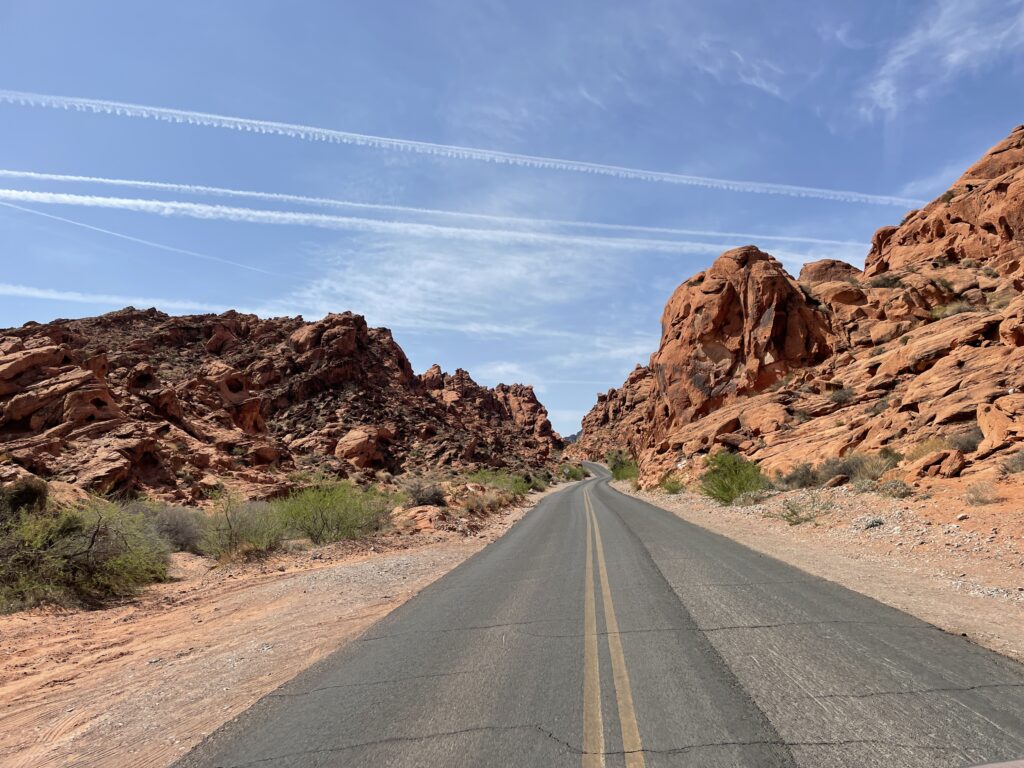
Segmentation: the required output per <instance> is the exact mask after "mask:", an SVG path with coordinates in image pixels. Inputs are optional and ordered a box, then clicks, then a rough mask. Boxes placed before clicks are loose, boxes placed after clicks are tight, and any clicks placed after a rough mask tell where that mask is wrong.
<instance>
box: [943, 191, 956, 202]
mask: <svg viewBox="0 0 1024 768" xmlns="http://www.w3.org/2000/svg"><path fill="white" fill-rule="evenodd" d="M954 197H956V192H954V191H953V190H952V189H947V190H946V191H945V192H943V193H942V196H941V197H940V198H939V202H940V203H948V202H949V201H950V200H952V199H953V198H954Z"/></svg>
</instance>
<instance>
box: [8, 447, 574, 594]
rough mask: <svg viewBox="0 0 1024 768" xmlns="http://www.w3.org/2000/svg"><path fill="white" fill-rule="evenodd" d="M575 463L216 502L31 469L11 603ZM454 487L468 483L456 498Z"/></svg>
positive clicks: (470, 497) (381, 515)
mask: <svg viewBox="0 0 1024 768" xmlns="http://www.w3.org/2000/svg"><path fill="white" fill-rule="evenodd" d="M588 475H589V473H588V472H587V471H586V469H584V468H583V467H582V466H580V465H577V464H571V463H566V464H563V465H561V466H560V467H559V469H558V471H557V473H553V474H549V473H546V472H540V471H533V472H519V473H516V472H511V471H507V470H498V469H487V470H479V471H476V472H473V473H470V474H469V475H465V476H462V477H453V478H449V479H448V480H447V481H439V480H436V479H431V478H418V477H410V478H406V479H403V480H402V481H401V482H400V483H398V484H395V483H391V484H388V485H382V484H378V485H365V486H360V485H357V484H355V483H352V482H349V481H339V480H332V479H328V478H325V477H322V476H317V477H315V478H314V480H313V482H312V483H311V484H310V485H308V486H307V487H305V488H301V489H299V490H296V491H294V492H292V493H290V494H288V495H286V496H283V497H281V498H278V499H273V500H270V501H252V500H246V499H243V498H240V497H237V496H234V495H232V494H230V493H223V492H221V493H219V494H217V495H216V497H215V498H214V499H213V500H212V502H209V503H208V505H207V508H206V509H197V508H190V507H183V506H177V505H174V504H169V503H166V502H160V501H147V500H130V501H115V500H110V499H103V498H100V497H91V498H89V499H88V500H87V501H84V502H81V503H77V504H73V505H67V504H65V505H58V504H55V503H54V502H53V501H52V500H51V499H50V498H49V496H48V486H47V485H46V483H45V482H43V481H41V480H38V479H36V478H31V477H29V478H25V479H23V480H20V481H18V482H15V483H12V484H9V485H6V486H4V488H3V490H2V493H0V612H10V611H14V610H20V609H22V608H26V607H31V606H33V605H39V604H43V603H49V604H56V605H63V606H83V607H96V606H99V605H102V604H103V603H104V602H105V601H108V600H110V599H112V598H123V597H129V596H131V595H134V594H135V593H137V592H138V590H139V589H140V588H142V587H143V586H145V585H147V584H151V583H154V582H159V581H163V580H165V579H166V578H167V569H168V563H169V558H170V555H171V554H172V553H174V552H187V553H191V554H193V555H200V556H204V557H208V558H213V559H215V560H218V561H221V562H230V561H239V560H251V559H256V558H262V557H265V556H267V555H270V554H272V553H274V552H277V551H279V550H282V549H283V548H285V546H286V544H287V545H288V546H292V545H293V543H294V544H298V545H299V546H303V544H302V543H303V542H305V544H304V546H322V545H326V544H330V543H332V542H337V541H343V540H352V539H359V538H362V537H366V536H371V535H373V534H376V533H380V532H382V531H384V530H385V529H386V528H388V526H389V524H390V519H391V512H392V510H393V509H395V508H396V507H398V506H407V507H411V506H419V505H431V506H435V507H441V508H443V507H446V506H447V505H448V504H449V503H450V502H451V503H454V504H455V505H456V509H455V510H454V512H455V516H460V515H485V514H490V513H493V512H495V511H498V510H500V509H503V508H505V507H508V506H510V505H512V504H515V503H518V502H520V501H521V500H522V499H523V498H524V497H525V496H526V495H527V494H528V493H529V492H531V491H535V490H543V489H544V488H546V487H547V486H548V484H549V483H551V482H558V481H562V480H576V479H582V478H583V477H586V476H588ZM453 487H458V488H464V489H469V491H468V493H463V494H461V495H460V496H459V498H458V500H457V501H453V500H452V499H451V498H450V497H449V496H448V493H449V491H450V489H452V488H453Z"/></svg>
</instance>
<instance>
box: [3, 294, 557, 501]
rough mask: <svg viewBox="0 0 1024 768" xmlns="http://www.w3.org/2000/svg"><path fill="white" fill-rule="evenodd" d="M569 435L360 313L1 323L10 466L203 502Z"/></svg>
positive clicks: (519, 453) (102, 488)
mask: <svg viewBox="0 0 1024 768" xmlns="http://www.w3.org/2000/svg"><path fill="white" fill-rule="evenodd" d="M560 446H561V441H560V438H559V437H558V435H557V434H556V433H554V432H553V431H552V429H551V424H550V422H549V421H548V419H547V412H546V411H545V410H544V407H543V406H542V405H541V404H540V402H539V401H538V400H537V398H536V397H535V396H534V393H533V390H532V389H531V388H529V387H524V386H520V385H513V386H504V385H502V386H499V387H498V388H496V389H493V390H492V389H488V388H486V387H482V386H480V385H479V384H477V383H476V382H474V381H473V379H472V378H471V377H470V375H469V374H468V373H466V372H465V371H462V370H458V371H456V372H455V373H454V374H446V373H444V372H442V371H441V369H440V368H438V367H437V366H434V367H433V368H431V369H430V370H428V371H427V372H426V373H424V374H422V375H421V376H417V375H415V374H414V373H413V370H412V367H411V366H410V364H409V361H408V359H407V358H406V356H405V353H404V352H403V351H402V349H401V347H399V346H398V344H397V343H395V341H394V339H393V338H392V336H391V332H390V331H388V330H387V329H383V328H369V327H367V324H366V321H365V320H364V319H363V318H362V317H360V316H359V315H354V314H351V313H344V314H333V315H328V316H327V317H325V318H324V319H323V320H321V321H318V322H315V323H306V322H303V320H302V319H301V318H273V319H260V318H258V317H256V316H254V315H243V314H239V313H236V312H227V313H225V314H222V315H199V316H190V317H170V316H168V315H165V314H163V313H161V312H157V311H156V310H152V309H150V310H145V311H139V310H135V309H131V308H129V309H125V310H121V311H119V312H113V313H110V314H108V315H103V316H101V317H95V318H87V319H82V320H56V321H54V322H52V323H48V324H46V325H40V324H36V323H30V324H27V325H26V326H23V327H21V328H14V329H7V330H2V331H0V479H4V478H5V477H7V476H11V477H13V476H14V475H16V474H24V473H25V472H31V473H34V474H36V475H38V476H40V477H43V478H46V479H48V480H58V481H64V482H67V483H71V484H73V485H75V486H78V487H79V488H82V489H85V490H89V491H94V492H98V493H115V494H117V493H134V492H143V493H147V494H153V495H160V496H163V497H165V498H168V499H177V500H182V501H197V500H200V499H202V498H203V497H204V496H208V495H210V494H211V493H212V492H213V491H215V490H216V489H218V488H219V487H227V488H231V489H233V490H236V491H238V492H240V493H242V494H245V495H247V496H271V495H274V494H277V493H281V492H283V491H284V490H286V489H287V488H288V486H289V480H288V475H289V474H290V473H292V472H295V471H296V470H298V469H302V470H305V471H307V472H311V471H314V470H322V471H327V472H330V473H332V474H335V475H354V476H358V475H360V474H364V475H369V474H371V473H373V472H375V471H377V470H388V471H390V472H392V473H399V472H403V471H407V470H445V471H447V470H463V469H470V468H473V467H476V466H481V465H492V466H502V465H506V464H507V465H512V466H521V467H539V466H542V465H544V464H545V462H546V461H547V460H548V457H549V455H550V453H551V451H552V450H554V449H557V448H559V447H560Z"/></svg>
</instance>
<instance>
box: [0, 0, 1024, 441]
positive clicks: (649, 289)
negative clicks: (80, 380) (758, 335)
mask: <svg viewBox="0 0 1024 768" xmlns="http://www.w3.org/2000/svg"><path fill="white" fill-rule="evenodd" d="M552 6H554V7H552ZM1022 70H1024V3H1022V2H1021V1H1020V0H1018V1H1016V2H1007V1H1005V0H1002V1H998V2H997V1H996V0H976V1H975V2H971V3H967V2H958V1H957V0H923V1H921V2H909V1H906V0H904V1H900V0H895V1H892V2H885V3H882V2H865V3H846V2H843V3H838V2H822V3H813V4H811V3H802V2H787V1H786V0H780V2H777V3H757V2H750V3H739V2H705V3H683V2H652V1H648V0H631V2H628V3H625V2H621V3H605V2H600V1H599V0H588V1H587V2H565V3H556V4H552V3H546V2H535V1H534V0H519V1H518V2H514V3H513V2H507V3H504V2H488V1H487V0H472V2H470V1H469V0H466V1H465V2H463V1H461V0H438V1H437V2H431V1H429V0H425V1H423V2H417V3H411V2H402V3H399V2H387V1H386V0H385V1H382V2H377V3H346V2H305V3H302V4H292V3H280V2H258V1H253V0H247V1H246V2H242V1H241V0H238V1H237V2H222V3H209V2H190V1H188V0H178V2H175V3H161V4H155V3H137V2H113V1H110V2H104V3H99V4H86V3H79V2H70V1H69V2H47V1H46V0H31V1H26V2H17V1H14V0H7V1H6V2H4V3H3V4H2V5H0V89H3V90H5V91H17V92H30V93H34V94H41V95H43V96H37V97H32V98H28V97H23V98H20V102H26V103H20V102H19V99H18V98H15V97H14V96H11V95H10V94H8V95H7V96H6V97H3V98H0V203H4V204H3V205H0V254H2V259H3V264H4V269H3V274H2V277H0V326H10V325H19V324H21V323H23V322H26V321H28V320H37V321H45V320H49V319H52V318H55V317H79V316H84V315H94V314H100V313H102V312H106V311H109V310H112V309H116V308H119V307H121V306H124V305H126V304H133V305H135V306H157V307H159V308H162V309H164V310H165V311H169V312H172V313H187V312H196V311H214V310H217V311H219V310H222V309H228V308H239V309H243V310H248V311H255V312H258V313H260V314H262V315H283V314H289V315H294V314H302V315H303V316H304V317H306V318H307V319H315V318H317V317H320V316H322V315H323V314H324V313H326V312H328V311H343V310H346V309H350V310H353V311H356V312H360V313H362V314H365V315H366V316H367V318H368V320H369V321H370V322H371V323H372V324H374V325H385V326H388V327H390V328H392V329H393V331H394V332H395V336H396V338H397V339H398V341H399V343H401V344H402V346H403V348H404V349H405V350H406V352H407V353H408V354H409V356H410V358H411V360H412V362H413V365H414V367H415V368H416V369H417V370H423V369H425V368H426V367H428V366H429V365H430V364H432V363H434V362H439V363H440V364H441V365H442V366H443V367H444V368H446V369H448V370H452V369H454V368H456V367H464V368H467V369H468V370H470V371H471V372H472V373H473V375H474V377H475V378H477V379H478V380H479V381H481V382H483V383H487V384H494V383H497V382H498V381H513V380H520V381H525V382H529V383H533V384H534V385H535V386H536V387H537V389H538V391H539V393H540V396H541V399H542V400H543V401H544V402H545V404H546V405H547V406H548V408H549V409H550V411H551V413H552V420H553V421H554V423H555V426H556V428H557V429H559V430H560V431H562V432H564V433H568V432H573V431H575V430H576V429H577V427H578V423H579V419H580V417H581V416H582V415H583V413H584V412H585V411H586V410H587V409H588V408H589V407H590V406H591V405H592V403H593V399H594V394H595V393H596V392H598V391H603V390H605V389H607V388H608V387H610V386H616V385H618V384H620V383H621V382H622V379H623V378H624V376H625V374H626V373H628V371H629V370H630V369H632V367H633V366H634V365H635V364H636V363H638V362H645V361H646V359H647V356H648V355H649V354H650V352H651V351H653V350H654V348H655V347H656V345H657V338H658V333H659V318H660V314H661V309H662V307H663V305H664V302H665V300H666V299H667V297H668V295H669V294H670V293H671V291H672V290H673V288H674V287H675V286H676V285H677V284H678V283H680V282H681V281H682V280H684V279H685V278H687V277H688V276H689V275H691V274H692V273H694V272H696V271H698V270H700V269H702V268H704V267H705V266H707V264H709V263H710V261H711V260H712V259H713V258H714V256H715V254H717V253H718V252H720V251H721V250H724V249H726V248H728V247H733V246H736V245H741V244H745V243H748V242H753V243H757V244H759V245H761V246H762V247H763V248H764V249H765V250H768V251H769V252H772V253H775V254H776V255H777V256H778V257H779V258H781V259H782V260H783V261H784V262H785V263H786V264H787V266H788V267H789V268H790V269H791V270H792V271H794V273H795V271H797V270H798V269H799V265H800V263H802V262H803V261H805V260H812V259H818V258H825V257H834V258H843V259H846V260H848V261H851V262H852V263H855V264H860V263H862V260H863V257H864V255H865V253H866V251H867V244H868V242H869V240H870V236H871V233H872V232H873V231H874V230H875V229H876V228H877V227H878V226H881V225H883V224H886V223H893V222H898V221H899V220H900V218H901V217H902V215H903V214H904V213H905V211H906V210H907V209H908V207H909V206H908V205H907V204H902V203H897V204H892V201H888V202H887V201H886V200H884V199H873V198H871V196H879V197H899V198H909V199H920V198H925V199H928V198H931V197H934V196H935V195H937V194H939V193H941V192H942V191H943V190H944V189H946V187H947V186H948V185H949V183H950V182H951V181H952V180H953V179H954V178H956V176H958V175H959V173H960V172H961V171H962V170H963V169H964V168H965V167H966V166H967V165H968V164H969V163H970V162H972V161H973V160H974V159H975V158H976V157H977V156H978V155H979V154H980V153H981V152H983V151H984V150H985V149H986V148H988V147H989V146H991V145H992V144H994V143H995V142H996V141H998V140H999V139H1001V138H1002V137H1004V136H1005V135H1006V134H1007V133H1008V132H1009V131H1010V130H1011V129H1012V128H1013V126H1014V125H1016V124H1018V123H1020V122H1021V120H1022V114H1021V111H1020V106H1021V104H1022V103H1024V100H1022V98H1021V97H1022V96H1024V87H1022V86H1021V83H1022V82H1024V77H1022V75H1024V71H1022ZM0 96H2V95H0ZM55 96H56V97H70V98H72V99H77V100H83V99H84V100H85V101H84V102H83V101H75V102H73V103H72V102H68V101H66V100H61V99H60V98H57V99H54V98H52V97H55ZM91 100H106V101H116V102H123V103H126V104H135V105H146V106H150V107H162V108H169V109H177V110H183V111H184V112H186V113H190V114H191V113H212V114H215V115H221V116H227V117H232V118H244V119H247V120H253V121H275V122H278V123H287V124H300V125H306V126H313V127H317V128H322V129H329V130H334V131H343V132H349V133H354V134H362V135H371V136H378V137H385V138H391V139H398V140H400V141H399V142H398V143H397V144H394V143H392V144H387V143H385V146H381V142H370V143H371V144H375V145H376V146H363V145H359V144H346V143H336V142H332V141H325V140H313V139H314V138H319V139H324V138H331V137H334V138H337V137H338V136H337V134H330V135H319V136H318V137H317V136H313V137H310V136H309V135H308V134H307V135H306V136H305V137H301V136H291V135H283V134H287V133H289V131H287V130H284V129H279V128H270V129H268V128H266V127H264V128H263V129H262V130H261V131H257V130H251V129H254V128H259V127H260V126H259V125H258V124H255V123H242V124H239V123H231V122H228V123H225V122H224V121H219V122H218V121H216V120H214V121H210V120H200V119H198V118H196V117H195V116H192V118H191V122H189V121H188V120H184V119H183V120H182V121H173V122H169V121H166V120H161V119H157V118H158V117H159V115H156V116H154V114H153V113H145V112H139V111H138V110H136V111H134V112H133V111H132V110H120V114H118V110H114V109H112V108H108V107H106V106H104V105H102V104H96V103H95V102H94V101H91ZM76 107H86V108H85V109H80V108H76ZM147 115H148V116H147ZM184 117H188V115H185V116H184ZM196 122H200V123H201V122H206V123H211V122H212V123H213V124H206V125H203V124H196ZM240 128H246V129H250V130H242V129H240ZM403 141H420V142H430V143H432V144H435V145H445V146H456V147H470V148H478V149H482V150H492V151H498V152H506V153H513V154H516V155H527V156H531V157H541V158H559V159H565V160H570V161H579V162H584V163H595V164H600V165H603V166H617V167H623V168H629V169H641V170H647V171H655V172H660V173H663V174H669V176H667V177H662V178H660V179H657V178H651V177H645V176H643V175H642V174H641V175H640V177H639V178H637V177H629V176H630V175H629V174H622V173H620V172H616V171H609V170H607V169H605V170H602V171H601V172H600V173H588V172H584V171H586V169H585V168H584V167H582V166H580V165H579V164H578V163H569V164H561V165H556V167H548V165H549V164H546V163H543V162H537V161H531V160H526V161H520V162H518V163H497V162H493V159H494V158H493V155H487V154H486V153H484V154H483V155H481V154H480V153H475V154H474V153H469V154H470V155H471V156H469V157H465V156H460V155H465V154H466V153H458V152H453V151H449V150H445V149H444V148H443V147H442V148H436V147H435V148H430V147H428V148H426V151H425V152H416V151H411V148H410V146H409V145H407V144H403V143H402V142H403ZM421 149H422V147H421ZM489 160H491V161H489ZM2 171H13V172H15V173H11V174H6V175H4V174H3V173H2ZM25 172H31V173H35V174H46V175H48V176H47V177H43V178H40V177H38V176H27V175H26V174H25ZM671 174H681V175H687V176H699V177H707V178H710V179H712V180H714V179H718V180H731V181H743V182H757V183H758V184H748V183H744V184H738V185H723V184H720V183H718V182H715V181H710V182H698V183H693V182H694V180H693V179H689V180H686V179H680V178H678V177H677V176H672V175H671ZM69 176H78V177H89V178H91V179H94V180H93V181H81V180H73V179H69V178H66V177H69ZM111 179H119V180H132V181H145V182H161V183H167V184H172V185H177V186H174V187H153V186H149V187H146V186H142V187H140V186H127V185H112V184H110V183H103V182H102V181H99V180H111ZM759 184H776V185H791V186H799V187H811V188H815V189H818V190H821V191H818V192H814V191H812V192H810V193H807V194H803V193H801V194H797V193H795V192H794V191H793V190H785V189H783V190H775V192H780V191H781V192H783V194H766V193H765V189H764V187H763V186H759ZM197 186H204V187H216V188H219V189H225V190H234V191H257V192H260V193H265V195H264V196H262V197H242V196H238V195H226V194H225V193H215V192H213V191H211V190H209V189H205V190H200V189H197V188H196V187H197ZM724 186H732V187H734V188H731V189H729V188H723V187H724ZM826 190H838V191H839V192H846V191H853V192H857V193H862V194H861V195H860V196H849V195H845V194H833V193H831V192H827V191H826ZM267 195H270V196H267ZM274 195H292V196H303V197H307V198H308V197H314V198H319V199H328V200H330V201H341V202H331V203H327V202H323V201H322V200H320V201H317V202H311V201H308V200H307V201H301V200H296V199H294V198H288V197H275V196H274ZM864 196H867V197H866V198H865V197H864ZM157 201H162V202H172V203H175V205H160V204H158V202H157ZM367 204H369V205H371V206H387V207H385V208H379V207H377V208H374V207H369V208H367V207H365V206H366V205H367ZM14 206H16V207H14ZM412 209H429V210H430V211H434V212H429V211H423V210H412ZM437 211H440V212H441V213H437ZM463 214H475V215H476V216H467V215H463ZM481 215H482V216H483V218H481V217H480V216H481ZM55 217H56V218H55ZM553 221H579V222H588V223H589V224H588V225H583V226H569V225H566V224H557V223H552V222H553ZM595 223H597V224H604V225H620V228H608V227H594V226H592V224H595ZM634 227H636V228H640V227H645V228H654V229H655V231H651V230H650V229H634ZM665 230H670V231H665ZM695 231H696V232H700V233H704V234H695V233H694V232H695ZM707 233H721V234H707ZM772 238H780V239H772Z"/></svg>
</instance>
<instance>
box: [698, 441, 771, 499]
mask: <svg viewBox="0 0 1024 768" xmlns="http://www.w3.org/2000/svg"><path fill="white" fill-rule="evenodd" d="M767 485H768V483H767V481H766V480H765V479H764V477H762V475H761V469H760V468H759V467H758V466H757V464H755V463H754V462H752V461H748V460H747V459H745V458H743V457H742V456H739V455H737V454H735V453H716V454H715V455H714V456H709V457H708V459H707V470H706V471H705V472H704V475H703V476H702V477H701V480H700V488H701V491H702V492H703V493H704V495H705V496H710V497H711V498H713V499H715V500H717V501H720V502H721V503H723V504H732V503H733V502H734V501H735V500H736V499H738V498H739V497H740V496H742V495H743V494H745V493H751V492H753V491H760V490H762V489H764V488H765V487H766V486H767Z"/></svg>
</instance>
